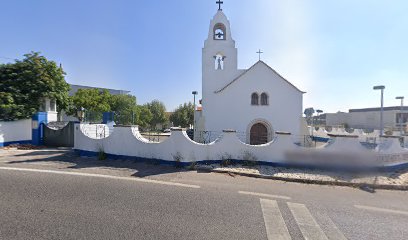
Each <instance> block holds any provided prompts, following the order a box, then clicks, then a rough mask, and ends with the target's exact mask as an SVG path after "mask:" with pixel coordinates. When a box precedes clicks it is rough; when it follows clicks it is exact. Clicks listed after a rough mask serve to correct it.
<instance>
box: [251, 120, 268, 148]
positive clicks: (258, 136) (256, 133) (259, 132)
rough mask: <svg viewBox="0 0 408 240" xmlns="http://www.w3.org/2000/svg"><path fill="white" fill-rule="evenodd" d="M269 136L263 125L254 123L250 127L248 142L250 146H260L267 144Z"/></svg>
mask: <svg viewBox="0 0 408 240" xmlns="http://www.w3.org/2000/svg"><path fill="white" fill-rule="evenodd" d="M268 138H269V134H268V128H267V127H266V126H265V124H263V123H259V122H258V123H255V124H254V125H252V127H251V130H250V140H249V143H250V144H251V145H261V144H265V143H267V142H268Z"/></svg>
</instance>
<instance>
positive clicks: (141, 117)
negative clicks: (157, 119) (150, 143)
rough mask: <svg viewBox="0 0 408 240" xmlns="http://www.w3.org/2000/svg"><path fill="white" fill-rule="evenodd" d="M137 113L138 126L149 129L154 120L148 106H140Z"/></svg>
mask: <svg viewBox="0 0 408 240" xmlns="http://www.w3.org/2000/svg"><path fill="white" fill-rule="evenodd" d="M136 111H137V113H136V120H135V122H136V124H137V125H139V126H140V127H142V128H146V127H149V126H150V123H151V121H152V118H153V114H152V113H151V112H150V110H149V108H148V107H147V106H146V105H139V106H137V107H136Z"/></svg>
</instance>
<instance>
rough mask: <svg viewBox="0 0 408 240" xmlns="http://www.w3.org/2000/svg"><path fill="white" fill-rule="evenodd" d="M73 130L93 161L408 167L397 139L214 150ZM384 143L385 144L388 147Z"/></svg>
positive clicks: (175, 136)
mask: <svg viewBox="0 0 408 240" xmlns="http://www.w3.org/2000/svg"><path fill="white" fill-rule="evenodd" d="M82 129H83V128H82V127H81V125H79V124H77V125H76V126H75V146H74V149H76V150H78V151H80V153H81V154H82V155H88V154H89V155H95V154H96V153H98V152H100V151H102V152H104V153H106V154H109V155H111V156H117V157H131V158H136V159H143V160H159V161H165V162H179V163H181V164H185V165H187V164H189V163H191V162H207V163H212V162H217V161H218V162H219V161H222V160H234V161H241V160H252V161H259V162H262V163H264V164H271V165H291V164H296V165H316V164H318V165H319V166H320V165H321V166H324V165H325V164H326V165H330V166H331V165H335V166H341V165H347V166H349V167H353V166H356V167H358V166H370V167H382V166H392V165H396V164H399V165H400V164H405V163H408V161H407V158H408V150H407V149H404V148H401V147H400V146H399V143H398V142H397V141H395V139H390V140H389V141H384V144H383V145H381V146H379V147H378V149H377V150H375V151H374V150H368V149H366V148H365V147H363V146H362V145H361V144H360V142H359V141H358V138H348V137H341V138H340V137H336V138H334V139H332V140H331V141H330V142H329V143H327V144H326V145H324V146H322V147H320V148H317V149H312V148H303V147H299V146H297V145H295V144H294V143H293V142H292V140H291V136H290V135H286V134H277V137H276V138H275V139H274V140H272V141H271V142H269V143H267V144H264V145H259V146H252V145H248V144H245V143H243V142H241V141H240V140H239V139H238V137H237V136H236V133H235V132H234V131H224V133H223V135H222V136H221V137H220V138H218V139H217V140H216V141H214V142H212V143H210V144H200V143H196V142H194V141H192V140H190V138H188V136H187V135H186V133H185V131H181V130H174V131H172V133H171V135H170V137H169V138H168V139H166V140H165V141H163V142H160V143H152V142H149V141H147V140H146V139H144V138H143V137H142V136H141V134H140V133H139V130H138V127H137V126H133V127H115V128H114V131H113V132H112V133H111V134H110V135H109V136H108V137H106V138H103V139H91V138H89V137H87V136H86V135H85V134H84V133H83V132H82ZM385 143H386V144H385Z"/></svg>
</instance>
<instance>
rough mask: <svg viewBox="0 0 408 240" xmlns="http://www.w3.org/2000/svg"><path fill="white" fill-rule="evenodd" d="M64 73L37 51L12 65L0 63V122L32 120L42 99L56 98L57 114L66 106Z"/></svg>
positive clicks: (66, 86)
mask: <svg viewBox="0 0 408 240" xmlns="http://www.w3.org/2000/svg"><path fill="white" fill-rule="evenodd" d="M68 91H69V84H68V83H66V81H65V72H64V71H63V70H62V68H60V67H58V66H57V64H56V63H55V62H54V61H49V60H47V59H46V58H45V57H44V56H41V55H40V53H38V52H31V53H29V54H25V55H24V59H23V60H16V61H15V63H7V64H0V120H6V121H11V120H17V119H26V118H31V116H32V115H33V114H34V113H36V112H37V111H38V110H39V108H40V105H41V104H42V102H43V100H44V98H50V99H55V100H56V102H57V106H58V111H61V110H64V109H66V108H67V107H68V104H69V97H68Z"/></svg>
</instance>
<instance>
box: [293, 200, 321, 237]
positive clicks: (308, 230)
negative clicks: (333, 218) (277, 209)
mask: <svg viewBox="0 0 408 240" xmlns="http://www.w3.org/2000/svg"><path fill="white" fill-rule="evenodd" d="M288 207H289V209H290V211H291V212H292V215H293V217H294V218H295V221H296V222H297V224H298V226H299V228H300V231H301V232H302V234H303V237H304V238H305V239H306V240H308V239H310V240H319V239H324V240H328V238H327V237H326V235H325V234H324V232H323V230H322V229H321V228H320V227H319V224H317V222H316V220H315V219H314V218H313V216H312V214H310V212H309V210H308V209H307V208H306V206H305V205H304V204H300V203H290V202H288Z"/></svg>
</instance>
